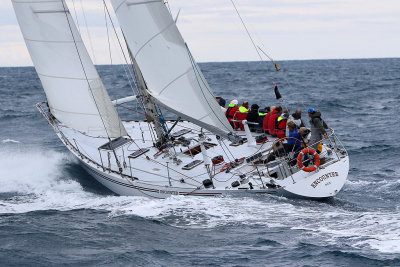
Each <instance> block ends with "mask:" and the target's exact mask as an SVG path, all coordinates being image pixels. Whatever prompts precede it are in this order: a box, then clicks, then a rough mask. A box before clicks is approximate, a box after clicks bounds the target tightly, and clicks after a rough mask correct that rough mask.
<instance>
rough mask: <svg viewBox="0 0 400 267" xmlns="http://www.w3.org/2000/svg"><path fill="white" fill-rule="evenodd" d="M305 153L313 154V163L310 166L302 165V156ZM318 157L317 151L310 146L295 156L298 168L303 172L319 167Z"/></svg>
mask: <svg viewBox="0 0 400 267" xmlns="http://www.w3.org/2000/svg"><path fill="white" fill-rule="evenodd" d="M305 154H310V155H313V156H314V165H313V166H312V167H304V165H303V156H304V155H305ZM319 163H320V158H319V155H318V153H317V152H316V151H315V150H314V149H312V148H305V149H303V150H302V151H301V152H300V153H299V155H298V156H297V165H299V167H300V169H302V170H303V171H305V172H313V171H315V170H316V169H317V168H318V167H319Z"/></svg>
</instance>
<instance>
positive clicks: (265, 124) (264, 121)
mask: <svg viewBox="0 0 400 267" xmlns="http://www.w3.org/2000/svg"><path fill="white" fill-rule="evenodd" d="M274 110H275V106H272V107H270V110H269V112H268V113H267V115H265V117H264V120H263V125H262V128H263V132H264V133H267V134H269V131H268V121H269V118H270V117H271V114H272V112H273V111H274Z"/></svg>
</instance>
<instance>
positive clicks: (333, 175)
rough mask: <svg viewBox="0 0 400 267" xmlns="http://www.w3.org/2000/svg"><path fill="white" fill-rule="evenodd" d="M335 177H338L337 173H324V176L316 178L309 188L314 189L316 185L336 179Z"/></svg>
mask: <svg viewBox="0 0 400 267" xmlns="http://www.w3.org/2000/svg"><path fill="white" fill-rule="evenodd" d="M336 176H339V173H338V172H328V173H326V174H324V175H322V176H320V177H318V178H317V179H316V180H315V181H314V182H313V183H312V184H311V186H312V187H314V188H316V187H317V185H318V184H319V183H321V182H323V181H325V180H326V179H328V178H331V177H336Z"/></svg>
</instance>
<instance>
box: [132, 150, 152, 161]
mask: <svg viewBox="0 0 400 267" xmlns="http://www.w3.org/2000/svg"><path fill="white" fill-rule="evenodd" d="M149 150H150V149H149V148H141V149H138V150H135V151H134V152H133V153H132V154H130V155H129V156H128V157H129V158H131V159H135V158H137V157H139V156H141V155H143V154H144V153H146V152H148V151H149Z"/></svg>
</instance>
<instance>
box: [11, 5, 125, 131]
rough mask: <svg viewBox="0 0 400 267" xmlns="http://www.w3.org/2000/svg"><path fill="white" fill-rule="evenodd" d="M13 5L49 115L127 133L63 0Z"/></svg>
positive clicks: (81, 126)
mask: <svg viewBox="0 0 400 267" xmlns="http://www.w3.org/2000/svg"><path fill="white" fill-rule="evenodd" d="M12 3H13V6H14V10H15V13H16V15H17V20H18V22H19V24H20V28H21V31H22V34H23V37H24V39H25V42H26V45H27V48H28V51H29V53H30V55H31V58H32V61H33V63H34V66H35V69H36V72H37V73H38V75H39V78H40V80H41V82H42V85H43V89H44V91H45V93H46V98H47V100H48V105H49V108H50V111H51V113H52V114H53V115H54V116H55V117H56V118H57V119H58V120H59V121H60V122H61V123H62V124H63V125H65V126H67V127H70V128H73V129H75V130H78V131H81V132H84V133H86V134H88V135H92V136H101V137H109V138H114V137H119V136H122V135H126V134H127V133H126V130H125V128H124V126H123V125H122V122H121V120H120V118H119V116H118V113H117V111H116V110H115V108H114V106H113V105H112V103H111V100H110V97H109V95H108V93H107V91H106V89H105V87H104V85H103V83H102V81H101V79H100V76H99V75H98V73H97V70H96V68H95V67H94V65H93V63H92V60H91V59H90V56H89V54H88V52H87V50H86V48H85V46H84V44H83V41H82V38H81V36H80V35H79V32H78V30H77V28H76V25H75V24H74V22H73V19H72V17H71V15H70V13H69V10H68V8H67V6H66V3H65V1H64V0H53V1H48V0H35V1H29V0H25V1H15V0H13V1H12Z"/></svg>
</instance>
